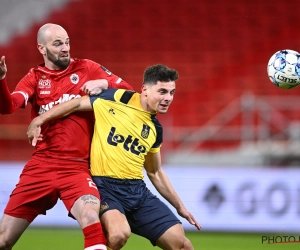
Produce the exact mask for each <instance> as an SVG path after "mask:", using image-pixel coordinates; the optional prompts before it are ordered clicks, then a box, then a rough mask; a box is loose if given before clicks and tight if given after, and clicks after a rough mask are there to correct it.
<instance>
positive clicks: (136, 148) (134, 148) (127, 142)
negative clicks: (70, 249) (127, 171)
mask: <svg viewBox="0 0 300 250" xmlns="http://www.w3.org/2000/svg"><path fill="white" fill-rule="evenodd" d="M107 143H108V144H110V145H111V146H118V144H121V145H123V149H125V150H126V151H130V152H131V153H133V154H135V155H139V154H141V153H142V154H144V153H145V152H146V147H145V146H143V145H142V144H140V142H139V139H138V138H135V137H133V136H132V135H127V137H126V136H124V135H121V134H118V133H117V132H116V128H115V127H111V129H110V131H109V134H108V137H107Z"/></svg>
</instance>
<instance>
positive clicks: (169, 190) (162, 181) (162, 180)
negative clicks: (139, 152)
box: [144, 152, 201, 230]
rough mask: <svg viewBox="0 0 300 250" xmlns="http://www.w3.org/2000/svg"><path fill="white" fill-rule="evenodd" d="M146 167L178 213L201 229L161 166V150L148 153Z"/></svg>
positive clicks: (150, 176)
mask: <svg viewBox="0 0 300 250" xmlns="http://www.w3.org/2000/svg"><path fill="white" fill-rule="evenodd" d="M144 167H145V169H146V171H147V175H148V177H149V179H150V181H151V182H152V184H153V185H154V186H155V188H156V190H157V191H158V192H159V193H160V194H161V195H162V196H163V197H164V198H165V199H166V200H167V201H168V202H169V203H170V204H171V205H172V206H173V207H175V208H176V210H177V213H178V214H179V215H180V216H182V217H183V218H185V219H187V220H188V222H189V223H190V224H192V225H194V226H195V227H196V228H197V229H198V230H200V229H201V226H200V224H199V223H198V222H197V221H196V220H195V218H194V216H193V215H192V214H191V213H190V212H189V211H188V210H187V208H186V207H185V206H184V204H183V202H182V201H181V199H180V197H179V196H178V194H177V193H176V191H175V190H174V188H173V186H172V184H171V182H170V180H169V178H168V176H167V175H166V173H165V172H164V171H163V169H162V168H161V156H160V152H157V153H150V152H149V153H148V154H147V155H146V156H145V163H144Z"/></svg>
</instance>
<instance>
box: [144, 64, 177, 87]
mask: <svg viewBox="0 0 300 250" xmlns="http://www.w3.org/2000/svg"><path fill="white" fill-rule="evenodd" d="M177 79H178V72H177V71H176V70H174V69H170V68H168V67H167V66H165V65H162V64H156V65H153V66H149V67H148V68H146V70H145V71H144V79H143V84H153V85H155V84H156V83H157V82H158V81H160V82H170V81H176V80H177Z"/></svg>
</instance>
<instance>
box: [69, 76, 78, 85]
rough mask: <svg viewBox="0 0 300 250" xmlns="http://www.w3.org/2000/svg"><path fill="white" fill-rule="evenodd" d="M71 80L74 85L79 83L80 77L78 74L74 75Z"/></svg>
mask: <svg viewBox="0 0 300 250" xmlns="http://www.w3.org/2000/svg"><path fill="white" fill-rule="evenodd" d="M70 80H71V82H72V83H73V84H77V83H78V82H79V76H78V75H77V74H72V75H71V76H70Z"/></svg>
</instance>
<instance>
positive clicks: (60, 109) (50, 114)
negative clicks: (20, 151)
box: [27, 96, 93, 146]
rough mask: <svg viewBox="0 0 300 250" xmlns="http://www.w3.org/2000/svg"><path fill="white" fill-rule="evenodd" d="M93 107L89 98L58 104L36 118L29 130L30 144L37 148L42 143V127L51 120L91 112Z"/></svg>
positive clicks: (84, 97)
mask: <svg viewBox="0 0 300 250" xmlns="http://www.w3.org/2000/svg"><path fill="white" fill-rule="evenodd" d="M90 110H93V107H92V105H91V102H90V97H89V96H83V97H81V98H76V99H72V100H70V101H67V102H64V103H61V104H58V105H56V106H54V107H53V108H52V109H50V110H48V111H47V112H45V113H44V114H42V115H40V116H37V117H36V118H34V119H33V120H32V121H31V123H30V124H29V127H28V129H27V136H28V139H29V143H30V144H31V145H32V146H35V145H36V143H37V141H41V140H42V137H43V135H41V126H42V125H43V124H44V123H46V122H48V121H51V120H54V119H57V118H61V117H64V116H67V115H69V114H71V113H73V112H76V111H90Z"/></svg>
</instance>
